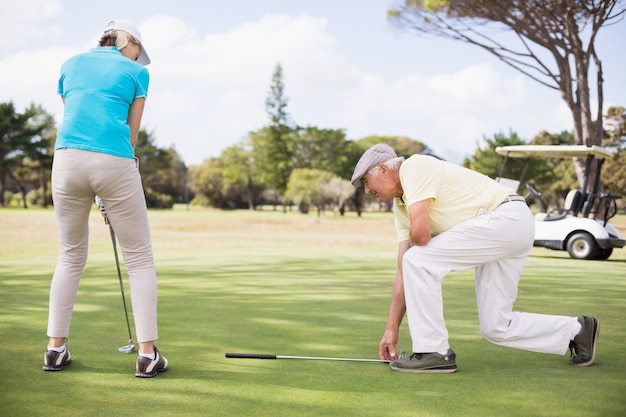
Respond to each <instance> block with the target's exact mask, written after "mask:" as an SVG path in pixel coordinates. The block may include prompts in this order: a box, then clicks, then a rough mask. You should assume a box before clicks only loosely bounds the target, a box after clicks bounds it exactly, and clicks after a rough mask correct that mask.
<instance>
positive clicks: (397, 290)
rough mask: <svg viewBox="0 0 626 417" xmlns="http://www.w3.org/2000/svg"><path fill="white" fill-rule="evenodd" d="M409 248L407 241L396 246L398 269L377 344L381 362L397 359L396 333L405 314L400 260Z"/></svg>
mask: <svg viewBox="0 0 626 417" xmlns="http://www.w3.org/2000/svg"><path fill="white" fill-rule="evenodd" d="M410 247H411V244H410V242H409V241H408V240H406V241H404V242H400V243H399V244H398V267H397V270H396V276H395V278H394V280H393V286H392V290H391V305H390V306H389V316H388V318H387V327H386V328H385V333H384V335H383V338H382V339H381V341H380V343H379V344H378V356H379V357H380V359H382V360H387V361H389V360H395V359H397V358H398V354H397V352H396V345H397V344H398V331H399V329H400V324H401V323H402V319H403V318H404V313H405V312H406V302H405V300H404V281H403V278H402V258H403V257H404V254H405V253H406V251H407V250H408V249H409V248H410Z"/></svg>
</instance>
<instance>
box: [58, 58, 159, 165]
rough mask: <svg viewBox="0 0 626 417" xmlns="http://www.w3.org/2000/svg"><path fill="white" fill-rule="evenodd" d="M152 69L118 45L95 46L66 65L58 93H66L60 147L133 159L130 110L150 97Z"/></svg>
mask: <svg viewBox="0 0 626 417" xmlns="http://www.w3.org/2000/svg"><path fill="white" fill-rule="evenodd" d="M149 82H150V75H149V73H148V70H147V69H146V68H145V67H144V66H143V65H141V64H138V63H136V62H134V61H132V60H130V59H128V58H126V57H125V56H124V55H122V52H121V51H120V50H119V49H117V48H115V47H100V46H99V47H96V48H93V49H91V50H89V51H88V52H85V53H82V54H78V55H75V56H73V57H72V58H70V59H68V60H67V61H66V62H65V63H64V64H63V65H62V66H61V77H60V78H59V86H58V90H57V92H58V93H59V94H60V95H61V96H63V97H64V100H65V111H64V114H63V121H62V122H61V125H60V126H59V129H58V131H57V140H56V144H55V149H61V148H74V149H83V150H87V151H92V152H101V153H106V154H110V155H115V156H120V157H123V158H133V157H134V152H133V148H132V146H131V144H130V126H129V125H128V110H129V108H130V105H131V104H132V102H133V100H135V99H136V98H138V97H147V94H148V84H149Z"/></svg>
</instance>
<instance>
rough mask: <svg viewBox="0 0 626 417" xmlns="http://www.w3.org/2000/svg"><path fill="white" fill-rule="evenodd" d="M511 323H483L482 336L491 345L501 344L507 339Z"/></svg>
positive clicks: (481, 327) (481, 326) (507, 321)
mask: <svg viewBox="0 0 626 417" xmlns="http://www.w3.org/2000/svg"><path fill="white" fill-rule="evenodd" d="M510 323H511V321H510V320H505V321H502V320H500V321H494V320H490V321H487V322H484V321H481V323H480V334H481V336H482V337H483V338H484V339H485V340H487V341H489V342H491V343H496V344H497V343H500V342H502V341H503V340H504V339H505V336H506V332H507V330H508V328H509V325H510Z"/></svg>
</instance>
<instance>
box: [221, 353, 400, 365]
mask: <svg viewBox="0 0 626 417" xmlns="http://www.w3.org/2000/svg"><path fill="white" fill-rule="evenodd" d="M226 357H227V358H238V359H307V360H318V361H348V362H382V363H389V362H391V361H387V360H382V359H358V358H323V357H319V356H282V355H271V354H264V353H226ZM405 357H406V354H405V353H404V351H401V352H400V355H399V357H398V359H404V358H405Z"/></svg>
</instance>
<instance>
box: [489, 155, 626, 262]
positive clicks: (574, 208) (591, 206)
mask: <svg viewBox="0 0 626 417" xmlns="http://www.w3.org/2000/svg"><path fill="white" fill-rule="evenodd" d="M496 153H497V154H498V155H502V156H504V161H503V163H502V167H501V168H500V173H499V177H498V178H497V180H498V181H500V182H501V183H503V184H505V185H508V186H509V187H511V188H512V189H513V190H515V191H517V189H518V188H519V184H521V183H522V181H523V180H524V175H525V172H526V168H527V165H528V162H529V158H547V159H558V158H584V159H586V169H585V177H584V185H583V188H582V189H578V190H577V189H575V190H571V191H569V192H568V194H567V196H566V197H565V202H564V204H563V207H557V208H555V209H552V210H550V211H548V212H547V213H537V214H536V215H535V242H534V246H539V247H544V248H549V249H554V250H566V251H567V252H568V253H569V255H570V257H572V258H575V259H600V260H604V259H608V258H609V256H611V254H612V253H613V249H614V248H623V247H624V245H625V244H626V241H625V240H624V239H623V238H622V237H621V236H620V234H619V232H618V231H617V229H616V228H615V227H613V226H612V225H611V224H609V219H611V218H612V217H614V216H615V214H617V203H616V200H618V199H620V198H621V197H620V196H616V195H611V194H608V193H603V192H600V173H601V169H602V164H603V162H604V160H605V159H606V158H608V157H610V156H611V152H610V151H608V150H607V149H605V148H602V147H600V146H591V147H587V146H584V145H515V146H501V147H497V148H496ZM509 158H525V159H526V163H525V165H524V168H523V170H522V174H521V176H520V178H519V180H513V179H508V178H502V173H503V172H504V168H505V165H506V163H507V161H508V159H509ZM594 159H595V160H596V162H597V164H594V163H593V162H594ZM592 169H595V170H597V171H596V172H595V174H596V175H595V181H594V182H593V186H592V187H591V191H590V192H588V191H586V190H589V187H588V185H589V181H590V179H591V178H594V176H590V175H589V173H590V172H591V170H592ZM526 188H527V189H528V192H529V195H527V198H528V197H530V196H531V195H532V196H533V197H535V198H537V199H539V200H540V201H542V202H543V200H541V197H542V195H541V193H540V192H539V191H538V190H537V189H536V188H535V187H534V186H533V185H532V184H531V183H528V182H527V183H526ZM544 206H545V204H544Z"/></svg>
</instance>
